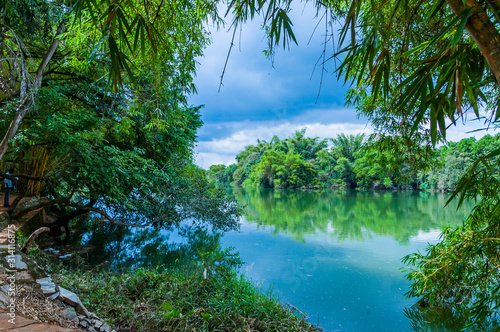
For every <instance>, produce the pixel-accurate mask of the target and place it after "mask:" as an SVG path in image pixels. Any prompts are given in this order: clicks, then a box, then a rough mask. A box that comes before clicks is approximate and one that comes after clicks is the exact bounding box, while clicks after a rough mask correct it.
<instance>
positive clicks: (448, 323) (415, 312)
mask: <svg viewBox="0 0 500 332" xmlns="http://www.w3.org/2000/svg"><path fill="white" fill-rule="evenodd" d="M404 312H405V316H406V317H408V318H409V319H410V326H411V328H412V330H413V331H418V332H427V331H442V332H453V331H458V330H461V328H462V327H463V326H465V325H466V324H467V321H468V313H466V312H463V311H458V310H453V309H451V308H418V307H417V306H413V307H411V308H406V309H405V310H404ZM476 327H477V328H478V329H474V331H498V329H499V328H500V326H498V323H496V322H494V321H488V320H487V319H484V320H482V321H479V322H477V325H476Z"/></svg>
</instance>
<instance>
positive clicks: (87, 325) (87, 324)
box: [80, 319, 90, 328]
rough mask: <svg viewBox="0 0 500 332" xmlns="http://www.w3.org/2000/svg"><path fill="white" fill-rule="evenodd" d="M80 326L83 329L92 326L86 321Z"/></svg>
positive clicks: (83, 320)
mask: <svg viewBox="0 0 500 332" xmlns="http://www.w3.org/2000/svg"><path fill="white" fill-rule="evenodd" d="M80 326H81V327H83V328H87V327H89V326H90V324H89V322H87V320H86V319H81V320H80Z"/></svg>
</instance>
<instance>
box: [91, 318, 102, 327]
mask: <svg viewBox="0 0 500 332" xmlns="http://www.w3.org/2000/svg"><path fill="white" fill-rule="evenodd" d="M92 325H94V327H95V328H96V329H99V328H100V327H101V326H102V325H103V323H102V321H100V320H97V319H94V320H92Z"/></svg>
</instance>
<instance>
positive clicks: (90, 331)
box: [87, 326, 97, 332]
mask: <svg viewBox="0 0 500 332" xmlns="http://www.w3.org/2000/svg"><path fill="white" fill-rule="evenodd" d="M87 331H89V332H97V331H96V330H95V329H94V328H93V327H92V326H89V327H88V329H87Z"/></svg>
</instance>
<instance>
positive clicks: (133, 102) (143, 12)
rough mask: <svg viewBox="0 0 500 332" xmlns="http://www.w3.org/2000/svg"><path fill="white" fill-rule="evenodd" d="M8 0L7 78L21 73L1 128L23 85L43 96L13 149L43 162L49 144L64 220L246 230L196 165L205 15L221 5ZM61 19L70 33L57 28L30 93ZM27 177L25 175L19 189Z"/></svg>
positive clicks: (3, 29)
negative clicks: (195, 97) (40, 71)
mask: <svg viewBox="0 0 500 332" xmlns="http://www.w3.org/2000/svg"><path fill="white" fill-rule="evenodd" d="M0 5H1V6H0V35H1V36H2V38H0V53H1V56H2V60H5V61H1V64H0V66H1V67H0V76H1V77H2V82H4V81H6V82H7V81H8V82H9V84H10V83H11V82H12V84H11V85H9V86H3V85H2V87H1V88H2V89H1V91H0V111H1V112H2V114H4V115H5V116H3V117H1V119H0V128H3V129H5V130H6V129H7V127H8V126H9V124H10V121H11V118H12V115H13V114H14V112H15V111H16V107H17V106H16V105H17V104H18V103H19V100H20V99H22V98H24V96H23V94H25V93H29V98H33V99H34V105H36V110H35V111H33V112H28V113H27V114H26V115H25V117H24V119H23V121H22V123H21V127H20V128H19V130H18V133H17V135H16V136H15V137H14V138H13V140H12V144H11V147H12V148H11V149H9V150H8V152H7V154H6V158H7V160H9V161H15V162H16V163H17V164H19V165H23V164H26V163H28V162H30V161H31V160H32V159H33V158H32V157H31V155H32V153H31V151H32V149H33V147H43V148H44V149H45V150H46V151H47V153H48V155H49V160H48V163H47V164H46V165H45V167H44V173H43V176H42V177H41V178H40V179H39V181H42V192H41V194H42V195H43V196H45V197H48V198H49V202H47V203H46V206H45V207H46V208H47V211H50V213H52V214H54V215H55V218H54V219H55V223H54V228H57V229H59V228H60V226H67V225H68V222H69V221H73V220H75V221H76V220H78V221H79V222H82V221H83V220H81V219H78V218H77V217H79V216H81V215H84V214H88V213H92V214H93V216H95V217H98V218H99V219H101V220H106V221H108V222H112V223H122V224H133V225H141V226H144V225H146V224H155V225H156V226H158V227H171V226H177V225H179V224H180V223H181V222H182V221H184V220H187V219H189V220H192V221H193V222H195V223H196V222H201V223H204V222H207V223H209V224H212V225H213V226H215V228H218V229H221V230H227V229H235V228H236V227H237V218H238V215H239V208H238V207H237V205H236V204H235V202H234V201H232V200H231V199H230V198H228V197H226V196H225V194H224V192H223V191H222V190H220V189H217V188H216V186H215V185H214V184H212V183H210V182H209V181H207V179H206V174H205V172H204V171H202V170H201V169H199V168H198V167H197V166H195V165H194V164H193V148H194V143H195V141H196V139H197V136H196V132H197V130H198V128H199V127H200V126H201V125H202V121H201V119H200V114H199V107H191V106H189V105H188V97H189V95H190V94H192V93H194V92H195V87H194V85H193V77H194V74H195V70H196V62H195V58H196V57H198V56H201V55H202V50H203V48H204V47H205V46H206V45H207V44H208V32H207V31H206V30H205V29H204V27H203V22H205V21H206V20H207V19H215V20H217V19H218V18H217V15H216V12H217V11H216V8H215V7H214V6H215V5H214V4H213V3H212V2H205V3H201V2H199V1H194V2H193V1H126V2H115V1H111V2H110V1H106V0H103V1H78V2H74V1H62V2H61V1H45V0H30V1H24V0H23V1H21V2H17V1H2V2H0ZM63 14H64V15H63ZM212 14H213V15H215V16H212ZM25 19H26V23H27V24H24V23H23V20H25ZM69 22H71V23H69ZM61 24H62V25H67V31H66V33H65V34H64V36H57V38H62V39H61V43H60V46H59V47H58V49H57V52H56V53H55V55H54V58H53V60H51V62H49V64H48V66H47V69H46V71H45V73H44V77H43V84H42V86H41V88H40V89H39V90H38V91H36V93H35V92H33V93H31V92H30V90H29V77H25V76H26V75H27V71H31V72H32V71H36V69H37V66H38V64H39V59H41V58H43V55H44V53H43V52H45V50H46V49H47V48H48V45H50V43H51V42H52V39H53V38H54V31H55V30H56V29H57V27H58V26H59V25H61ZM125 73H126V74H125ZM23 75H25V76H23ZM9 77H10V78H9ZM4 79H5V80H4ZM23 82H25V83H26V86H24V85H23V84H24V83H23ZM112 86H114V87H115V92H114V93H111V92H110V87H112ZM25 89H28V90H26V91H24V90H25ZM13 147H15V148H13ZM16 168H17V169H21V167H16ZM21 175H30V174H21ZM26 183H27V180H26V179H24V178H23V177H22V176H21V181H20V186H19V187H20V188H21V189H22V188H23V187H24V186H25V185H26ZM67 235H69V234H67Z"/></svg>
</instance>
